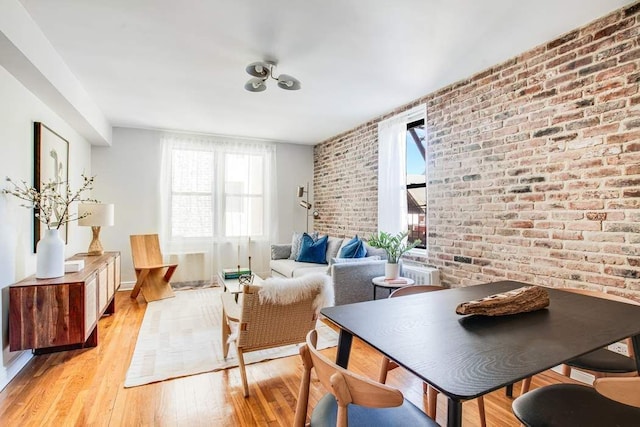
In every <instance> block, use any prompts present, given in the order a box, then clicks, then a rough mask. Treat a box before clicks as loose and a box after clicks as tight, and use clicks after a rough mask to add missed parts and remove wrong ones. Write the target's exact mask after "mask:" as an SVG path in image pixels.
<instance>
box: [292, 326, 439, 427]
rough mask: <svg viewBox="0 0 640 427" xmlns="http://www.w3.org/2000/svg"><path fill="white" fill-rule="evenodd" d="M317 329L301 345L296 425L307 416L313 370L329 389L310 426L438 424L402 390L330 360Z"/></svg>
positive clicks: (313, 415)
mask: <svg viewBox="0 0 640 427" xmlns="http://www.w3.org/2000/svg"><path fill="white" fill-rule="evenodd" d="M317 339H318V333H317V332H316V331H315V330H313V331H310V332H309V333H308V334H307V338H306V344H305V345H304V346H302V347H301V348H300V357H301V358H302V363H303V366H304V372H303V374H302V381H301V383H300V391H299V393H298V403H297V405H296V415H295V419H294V421H293V426H294V427H303V426H304V425H305V421H306V419H307V407H308V405H309V386H310V384H311V370H312V369H315V372H316V375H317V376H318V379H319V380H320V383H322V385H323V386H324V388H325V389H327V390H329V393H327V394H326V395H325V396H324V397H323V398H322V399H320V400H319V401H318V404H317V405H316V406H315V408H313V412H312V414H311V424H310V425H311V426H329V425H331V426H337V427H347V426H348V425H349V424H351V425H353V426H412V427H413V426H428V427H436V426H438V424H437V423H436V422H435V421H433V420H432V419H431V418H429V416H427V415H426V414H425V413H424V412H422V411H421V410H420V409H419V408H418V407H416V406H415V405H413V404H412V403H411V402H409V401H408V400H406V399H404V397H403V395H402V392H400V390H397V389H395V388H392V387H389V386H387V385H384V384H380V383H377V382H375V381H372V380H370V379H369V378H365V377H362V376H360V375H357V374H355V373H353V372H350V371H348V370H346V369H344V368H341V367H340V366H338V365H336V364H335V363H333V362H332V361H330V360H329V359H328V358H327V357H326V356H324V355H323V354H322V353H320V352H319V351H318V350H317V348H316V343H317Z"/></svg>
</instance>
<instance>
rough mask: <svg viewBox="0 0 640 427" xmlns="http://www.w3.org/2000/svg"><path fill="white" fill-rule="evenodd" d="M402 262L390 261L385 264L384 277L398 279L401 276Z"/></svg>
mask: <svg viewBox="0 0 640 427" xmlns="http://www.w3.org/2000/svg"><path fill="white" fill-rule="evenodd" d="M399 271H400V264H398V263H391V262H388V263H386V264H385V265H384V278H385V279H397V278H398V276H399Z"/></svg>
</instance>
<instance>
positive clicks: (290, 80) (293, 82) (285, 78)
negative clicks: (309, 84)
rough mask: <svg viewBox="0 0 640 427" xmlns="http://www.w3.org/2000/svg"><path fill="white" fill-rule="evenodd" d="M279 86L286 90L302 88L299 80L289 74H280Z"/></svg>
mask: <svg viewBox="0 0 640 427" xmlns="http://www.w3.org/2000/svg"><path fill="white" fill-rule="evenodd" d="M278 86H279V87H280V88H282V89H286V90H299V89H300V87H301V85H300V81H298V79H296V78H295V77H291V76H289V75H287V74H280V76H279V77H278Z"/></svg>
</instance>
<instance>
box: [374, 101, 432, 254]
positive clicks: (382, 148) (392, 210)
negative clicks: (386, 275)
mask: <svg viewBox="0 0 640 427" xmlns="http://www.w3.org/2000/svg"><path fill="white" fill-rule="evenodd" d="M425 118H426V106H425V105H419V106H417V107H415V108H412V109H411V110H408V111H405V112H403V113H401V114H398V115H396V116H394V117H391V118H389V119H387V120H384V121H381V122H379V123H378V230H379V231H385V232H387V233H390V234H392V235H395V234H397V233H401V232H406V231H408V232H409V233H410V234H409V236H410V239H411V241H415V240H416V239H420V241H421V242H420V246H419V247H420V248H422V249H426V247H427V215H426V199H427V197H426V161H425V159H426V154H425V146H426V144H425V138H426V129H425ZM422 252H424V251H422Z"/></svg>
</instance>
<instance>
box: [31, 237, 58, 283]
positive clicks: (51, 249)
mask: <svg viewBox="0 0 640 427" xmlns="http://www.w3.org/2000/svg"><path fill="white" fill-rule="evenodd" d="M61 276H64V240H62V239H61V238H60V232H59V230H58V229H53V230H46V231H45V235H44V237H42V238H41V239H40V240H39V241H38V244H37V245H36V278H38V279H51V278H54V277H61Z"/></svg>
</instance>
